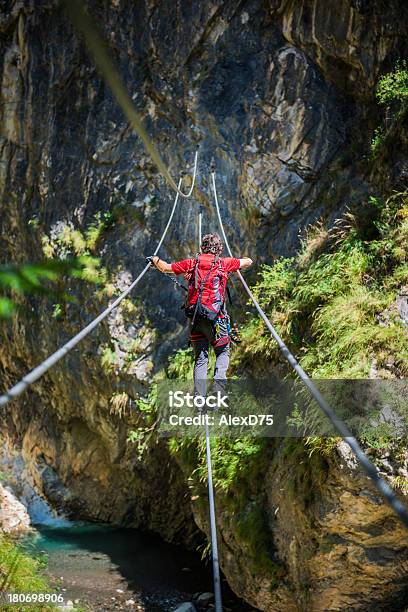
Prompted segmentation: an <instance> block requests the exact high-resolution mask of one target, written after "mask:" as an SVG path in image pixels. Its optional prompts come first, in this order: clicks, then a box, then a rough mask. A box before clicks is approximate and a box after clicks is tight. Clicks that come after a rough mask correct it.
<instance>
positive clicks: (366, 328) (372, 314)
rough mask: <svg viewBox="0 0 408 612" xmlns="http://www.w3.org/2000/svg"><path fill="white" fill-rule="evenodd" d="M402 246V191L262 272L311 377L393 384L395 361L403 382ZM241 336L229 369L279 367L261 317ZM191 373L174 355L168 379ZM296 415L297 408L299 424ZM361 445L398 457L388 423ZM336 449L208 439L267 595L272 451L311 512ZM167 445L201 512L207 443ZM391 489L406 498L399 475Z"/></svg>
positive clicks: (274, 576)
mask: <svg viewBox="0 0 408 612" xmlns="http://www.w3.org/2000/svg"><path fill="white" fill-rule="evenodd" d="M407 241H408V192H402V193H394V194H393V195H391V196H390V197H389V198H387V199H381V198H378V197H371V198H369V199H368V200H367V202H366V203H364V204H363V205H361V207H360V210H359V213H358V216H357V215H355V214H352V213H351V212H348V213H347V214H345V215H344V216H343V217H342V218H341V219H339V220H338V221H337V222H336V223H335V224H334V227H332V228H330V229H329V228H327V227H326V226H325V224H324V223H323V222H322V221H319V222H318V223H316V224H315V225H314V226H313V227H310V228H309V229H308V231H307V232H306V234H305V236H304V238H303V242H302V246H301V249H300V251H299V253H298V254H297V255H296V256H295V257H291V258H279V259H277V260H276V262H275V263H274V264H273V265H270V266H267V265H265V266H263V268H262V270H261V272H260V274H259V278H258V282H257V283H256V285H255V287H254V288H253V291H254V293H255V295H256V296H257V298H258V300H259V301H260V303H261V306H262V307H263V308H264V310H265V312H266V313H267V315H268V316H269V318H270V319H271V320H272V321H273V323H274V324H275V325H276V327H277V329H278V331H279V333H280V334H281V335H282V336H283V338H284V340H285V342H286V343H287V344H288V345H289V346H290V347H291V349H292V351H293V352H294V354H295V355H297V356H299V357H300V362H301V364H302V366H303V367H304V368H305V369H306V371H307V372H308V373H309V374H310V375H311V376H313V377H315V378H340V379H342V378H343V379H348V378H364V377H367V376H368V375H369V372H370V369H371V368H372V367H373V365H375V368H376V369H377V371H378V374H379V376H381V377H382V378H386V377H389V378H392V377H394V375H395V374H394V370H390V369H389V365H388V364H389V362H390V359H391V357H392V363H393V368H395V370H396V371H397V372H399V373H400V375H401V376H405V375H406V374H407V373H408V354H407V343H406V331H405V327H404V324H403V323H402V321H401V320H400V318H399V316H398V313H397V311H396V308H395V306H394V303H395V300H396V297H397V295H398V292H399V291H400V290H401V287H403V286H404V285H407V284H408V254H407V252H406V249H405V248H404V245H405V244H407ZM404 332H405V333H404ZM242 335H243V339H244V341H243V343H242V344H241V345H239V346H238V347H237V348H236V349H235V351H234V355H233V360H232V366H233V369H234V368H235V370H237V369H238V368H239V367H240V366H241V365H242V363H243V362H246V363H247V364H249V365H253V364H255V363H262V361H265V362H268V363H275V364H276V363H278V362H280V363H281V362H282V358H281V355H280V352H279V349H278V348H277V346H276V343H275V342H274V340H273V338H271V336H270V334H269V332H268V331H267V330H266V329H265V327H264V325H263V323H262V322H261V321H260V320H259V317H257V316H255V315H253V316H252V317H251V318H250V319H249V320H248V321H247V322H246V323H245V325H244V327H243V330H242ZM192 367H193V355H192V351H191V350H190V349H187V350H181V351H178V352H177V353H176V354H175V355H174V356H173V357H172V358H171V360H170V363H169V366H168V368H167V376H168V377H169V378H177V379H186V378H190V377H191V375H192ZM288 372H289V370H288ZM340 391H341V390H340ZM295 408H296V407H295ZM298 416H299V415H297V413H296V409H294V412H293V415H292V419H293V420H294V424H295V425H296V419H297V418H298ZM361 439H362V442H363V444H364V445H365V446H367V447H371V448H372V449H373V450H374V451H375V450H380V451H381V450H383V449H385V448H387V449H391V450H392V452H393V453H394V451H395V452H397V448H398V446H400V445H401V440H396V439H395V436H394V440H391V439H390V433H389V428H388V426H387V425H386V424H380V425H378V424H377V425H372V426H371V425H370V426H368V425H367V427H366V429H365V430H364V431H363V432H362V436H361ZM338 440H339V439H338V438H335V437H319V436H314V437H308V438H305V439H296V438H292V439H287V440H286V441H284V442H282V441H281V440H276V441H271V440H269V439H265V438H254V437H251V438H250V437H243V438H239V439H231V438H226V437H223V438H214V439H213V440H212V457H213V477H214V484H215V486H216V489H217V495H218V500H219V502H218V503H219V504H220V507H221V508H222V509H223V510H225V512H226V514H227V515H228V513H229V512H230V516H233V517H234V521H235V522H236V530H237V534H238V535H239V537H240V542H241V543H242V546H243V549H244V550H245V553H246V558H247V559H248V564H249V567H250V568H251V571H253V572H254V573H255V572H256V573H259V572H261V573H262V572H264V573H265V576H267V577H268V579H270V581H271V589H274V588H276V587H277V586H278V584H279V582H280V581H281V580H282V578H283V576H284V573H285V572H284V568H283V567H282V566H281V565H280V564H278V563H276V561H275V558H274V550H273V549H271V546H272V545H273V544H272V538H271V534H270V530H269V525H268V517H267V516H265V507H266V504H265V497H264V496H265V491H264V485H263V483H264V477H265V473H266V469H267V466H268V465H269V463H270V459H271V456H272V454H273V453H276V452H278V453H282V455H283V457H284V458H285V464H287V485H288V494H289V495H290V494H292V495H294V496H296V500H298V501H299V500H303V502H302V503H304V504H307V503H309V502H310V503H313V491H315V490H316V487H315V484H316V483H317V482H320V481H324V478H325V472H326V470H327V459H328V458H329V457H330V455H331V454H332V452H333V450H334V449H335V448H336V444H337V442H338ZM169 446H170V450H171V452H172V453H173V454H174V455H175V457H176V458H177V460H178V461H179V462H180V464H181V465H182V467H183V469H184V470H185V473H186V476H187V477H188V478H189V479H190V480H189V482H190V483H191V489H192V491H191V492H192V494H195V495H197V496H198V501H197V503H206V502H205V500H206V493H205V485H206V462H205V440H204V439H203V438H177V439H172V440H170V441H169ZM391 447H392V448H391ZM393 482H394V484H395V486H397V487H399V488H400V490H401V491H405V490H407V489H406V487H407V482H406V480H405V479H404V478H403V477H402V476H401V477H399V476H398V477H395V478H394V479H393ZM305 507H306V506H305Z"/></svg>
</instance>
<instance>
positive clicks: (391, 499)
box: [211, 167, 408, 528]
mask: <svg viewBox="0 0 408 612" xmlns="http://www.w3.org/2000/svg"><path fill="white" fill-rule="evenodd" d="M211 178H212V188H213V194H214V202H215V207H216V211H217V217H218V222H219V225H220V228H221V232H222V236H223V238H224V242H225V245H226V247H227V251H228V253H229V255H230V257H232V256H233V255H232V251H231V248H230V245H229V242H228V238H227V236H226V234H225V230H224V224H223V222H222V218H221V212H220V207H219V203H218V195H217V188H216V184H215V169H214V168H213V167H212V168H211ZM238 277H239V279H240V281H241V283H242V285H243V287H244V289H245V291H246V292H247V294H248V296H249V297H250V299H251V300H252V302H253V304H254V306H255V308H256V310H257V311H258V314H259V315H260V317H261V319H262V320H263V322H264V323H265V325H266V327H267V328H268V330H269V331H270V333H271V334H272V336H273V337H274V339H275V340H276V342H277V344H278V346H279V349H280V350H281V352H282V354H283V356H284V357H285V359H286V360H287V361H288V362H289V364H290V365H291V366H292V368H293V369H294V370H295V372H296V373H297V374H298V376H299V377H300V379H301V380H302V382H303V383H304V384H305V385H306V387H307V388H308V389H309V391H310V393H311V394H312V396H313V397H314V399H315V400H316V402H317V404H318V405H319V406H320V408H321V409H322V411H323V412H324V414H325V415H326V416H327V418H328V419H329V420H330V421H331V422H332V424H333V425H334V427H335V429H336V430H337V431H338V433H339V434H340V436H341V437H342V438H344V440H345V441H346V443H347V444H348V445H349V447H350V449H351V451H352V452H353V454H354V456H355V457H356V458H357V460H358V462H359V463H360V465H361V466H362V467H363V469H364V470H365V472H366V474H367V475H368V476H369V478H371V480H372V481H373V483H374V485H375V487H376V488H377V491H378V492H379V493H380V495H381V496H382V497H383V498H384V499H385V500H386V502H387V503H388V504H389V506H390V507H391V508H392V510H393V511H394V512H395V513H396V514H397V515H398V517H399V518H400V520H401V521H402V523H403V524H404V525H405V527H407V528H408V510H407V508H406V507H405V506H404V504H402V503H401V501H400V500H399V499H398V497H397V495H396V494H395V492H394V491H393V490H392V488H391V487H390V486H389V485H388V484H387V483H386V482H385V480H384V479H383V478H381V476H380V475H379V474H378V470H377V468H376V467H375V465H374V464H373V463H372V462H371V461H370V460H369V459H368V457H367V456H366V454H365V453H364V451H363V449H362V448H361V446H360V445H359V443H358V442H357V440H356V438H355V437H354V436H353V435H352V433H351V431H350V430H349V429H348V427H347V426H346V425H345V423H343V421H342V420H341V419H339V418H338V417H337V416H336V414H335V412H334V411H333V409H332V408H331V407H330V406H329V404H328V403H327V401H326V400H325V398H324V397H323V395H322V394H321V393H320V391H319V390H318V389H317V387H316V386H315V384H314V383H313V382H312V380H311V379H310V378H309V376H308V375H307V374H306V372H305V371H304V370H303V368H302V366H300V365H299V363H298V362H297V361H296V359H295V357H294V356H293V355H292V353H291V352H290V350H289V349H288V347H287V346H286V344H285V343H284V341H283V340H282V338H281V337H280V336H279V334H278V332H277V331H276V329H275V328H274V326H273V325H272V323H271V322H270V320H269V319H268V317H267V316H266V314H265V313H264V311H263V310H262V308H261V307H260V305H259V303H258V301H257V299H256V298H255V296H254V295H253V293H252V291H251V290H250V288H249V287H248V285H247V283H246V282H245V280H244V278H243V276H242V274H241V272H239V271H238Z"/></svg>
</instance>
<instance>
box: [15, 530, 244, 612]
mask: <svg viewBox="0 0 408 612" xmlns="http://www.w3.org/2000/svg"><path fill="white" fill-rule="evenodd" d="M36 529H37V531H36V533H35V534H31V535H29V536H26V537H25V538H24V539H23V542H22V543H23V545H24V547H26V548H28V549H29V551H30V552H31V553H34V554H42V555H45V556H46V558H47V560H48V563H47V572H48V573H49V575H50V576H51V578H52V582H53V583H54V584H55V585H56V586H58V587H59V588H61V589H62V593H63V594H64V598H65V600H68V599H70V600H72V601H75V600H79V602H80V603H87V604H89V605H91V606H92V607H93V608H94V609H95V610H98V612H99V610H117V609H136V610H146V611H149V612H154V611H157V612H164V611H165V612H168V611H169V610H171V609H172V607H174V606H175V605H176V604H177V603H179V602H182V601H191V599H192V596H193V594H194V593H196V592H203V591H212V576H211V568H210V565H209V564H208V565H205V564H203V562H202V561H201V559H200V557H199V555H197V554H195V553H191V552H189V551H186V550H185V549H184V548H182V547H178V546H173V545H170V544H166V543H165V542H163V540H161V539H160V538H159V537H157V536H155V535H153V534H146V533H141V532H139V531H137V530H135V529H123V528H115V527H111V526H108V525H96V524H89V523H73V524H71V525H69V526H66V525H65V526H61V527H57V526H53V527H49V526H41V525H39V526H37V527H36ZM130 599H132V600H133V601H134V602H135V604H134V606H133V605H132V607H129V605H127V606H126V605H125V602H126V601H128V600H130ZM227 599H229V600H231V603H232V604H233V605H232V606H231V607H232V609H233V610H234V611H241V610H242V611H244V610H248V609H249V608H247V607H246V606H242V605H241V604H240V602H238V601H237V600H236V599H235V598H234V597H233V596H232V594H231V593H230V591H229V590H228V591H227ZM139 606H140V607H139Z"/></svg>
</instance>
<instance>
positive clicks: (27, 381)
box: [0, 175, 195, 406]
mask: <svg viewBox="0 0 408 612" xmlns="http://www.w3.org/2000/svg"><path fill="white" fill-rule="evenodd" d="M182 180H183V179H182V178H180V180H179V183H178V188H177V193H176V197H175V199H174V203H173V208H172V210H171V213H170V216H169V219H168V221H167V225H166V227H165V229H164V232H163V234H162V236H161V238H160V240H159V243H158V245H157V247H156V249H155V251H154V254H153V255H157V253H158V252H159V250H160V248H161V246H162V244H163V241H164V239H165V237H166V234H167V232H168V229H169V227H170V224H171V222H172V220H173V216H174V213H175V211H176V208H177V204H178V201H179V196H180V191H179V187H181V183H182ZM194 182H195V175H194V177H193V185H192V187H194ZM150 266H151V263H150V262H149V263H148V264H147V265H146V266H145V267H144V268H143V270H142V271H141V273H140V274H139V276H138V277H137V278H135V280H134V281H133V282H132V284H131V285H129V287H128V288H127V289H126V290H125V291H123V293H121V295H120V296H119V297H118V298H117V299H116V300H115V301H114V302H113V303H112V304H111V305H110V306H108V308H106V309H105V310H104V311H103V312H101V314H100V315H99V316H97V317H96V318H95V319H93V321H91V322H90V323H89V324H88V325H87V326H86V327H84V328H83V329H82V330H81V331H80V332H79V333H78V334H76V336H74V337H73V338H71V340H69V341H68V342H66V343H65V344H64V345H63V346H62V347H61V348H59V349H58V350H57V351H55V353H53V354H52V355H50V356H49V357H48V358H47V359H45V361H43V362H42V363H40V365H38V366H37V367H36V368H34V370H32V371H31V372H29V373H28V374H26V376H24V378H22V379H21V380H20V381H19V382H18V383H17V384H15V385H14V386H13V387H11V389H9V390H8V391H7V392H6V393H4V394H3V395H0V406H4V405H5V404H7V403H8V402H9V401H10V400H12V399H14V398H16V397H17V396H18V395H20V394H21V393H23V391H24V390H25V389H27V387H28V386H29V385H31V384H32V383H34V382H35V381H36V380H38V379H39V378H40V377H41V376H43V374H45V373H46V372H47V371H48V370H49V369H50V368H51V367H52V366H53V365H55V364H56V363H57V362H58V361H59V360H60V359H62V358H63V357H65V355H67V354H68V353H69V352H70V351H71V350H72V349H73V348H74V347H75V346H76V345H77V344H78V343H79V342H81V340H83V339H84V338H86V336H88V334H90V333H91V332H92V331H93V330H94V329H95V328H96V327H97V326H98V325H99V323H100V322H101V321H103V320H104V319H106V317H107V316H108V315H109V314H110V313H111V312H112V311H113V310H115V308H117V307H118V306H119V304H120V303H121V302H122V300H124V299H125V297H126V296H127V295H129V293H130V292H131V291H133V289H134V288H135V287H136V285H137V284H138V283H139V282H140V281H141V280H142V278H143V277H144V275H145V274H146V272H147V271H148V269H149V268H150Z"/></svg>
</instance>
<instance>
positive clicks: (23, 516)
mask: <svg viewBox="0 0 408 612" xmlns="http://www.w3.org/2000/svg"><path fill="white" fill-rule="evenodd" d="M29 528H30V517H29V515H28V512H27V510H26V507H25V506H24V504H22V503H21V502H20V501H19V500H18V499H17V498H16V497H15V496H14V495H13V493H12V492H11V491H10V490H9V489H7V488H6V487H3V485H0V529H1V531H2V532H4V533H15V532H24V531H27V530H28V529H29Z"/></svg>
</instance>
